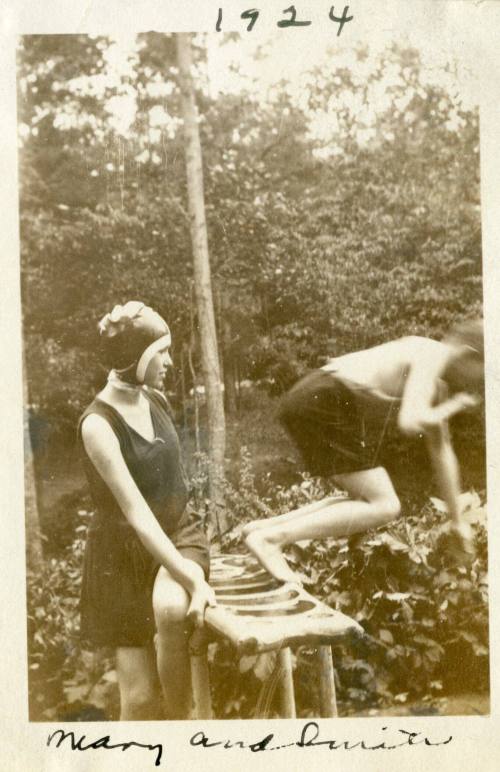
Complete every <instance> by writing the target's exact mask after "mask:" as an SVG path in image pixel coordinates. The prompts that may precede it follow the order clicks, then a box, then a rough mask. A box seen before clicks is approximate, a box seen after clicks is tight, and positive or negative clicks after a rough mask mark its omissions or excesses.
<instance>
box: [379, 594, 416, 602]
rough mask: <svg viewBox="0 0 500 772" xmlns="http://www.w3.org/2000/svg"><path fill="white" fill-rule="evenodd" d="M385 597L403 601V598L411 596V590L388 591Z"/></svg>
mask: <svg viewBox="0 0 500 772" xmlns="http://www.w3.org/2000/svg"><path fill="white" fill-rule="evenodd" d="M385 597H386V598H387V600H392V601H394V602H395V603H401V601H402V600H406V599H407V598H411V592H387V593H386V594H385Z"/></svg>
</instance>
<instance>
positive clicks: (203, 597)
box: [187, 579, 217, 627]
mask: <svg viewBox="0 0 500 772" xmlns="http://www.w3.org/2000/svg"><path fill="white" fill-rule="evenodd" d="M216 605H217V601H216V600H215V592H214V591H213V589H212V588H211V587H210V585H209V584H208V583H207V582H206V581H205V580H204V579H200V580H198V581H197V582H196V583H195V585H194V587H193V590H192V592H191V603H190V604H189V608H188V612H187V617H188V619H189V620H190V622H192V623H193V624H194V626H195V627H202V625H203V620H204V617H205V609H206V607H207V606H209V607H210V608H214V607H215V606H216Z"/></svg>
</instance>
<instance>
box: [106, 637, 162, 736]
mask: <svg viewBox="0 0 500 772" xmlns="http://www.w3.org/2000/svg"><path fill="white" fill-rule="evenodd" d="M116 673H117V678H118V687H119V689H120V721H154V720H158V719H161V718H162V717H163V716H162V714H161V708H160V685H159V683H158V674H157V671H156V657H155V652H154V647H153V645H152V644H151V645H150V646H144V647H139V646H120V647H119V648H117V649H116Z"/></svg>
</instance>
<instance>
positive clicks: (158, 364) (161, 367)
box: [144, 346, 172, 389]
mask: <svg viewBox="0 0 500 772" xmlns="http://www.w3.org/2000/svg"><path fill="white" fill-rule="evenodd" d="M171 365H172V359H171V358H170V346H166V347H165V348H164V349H161V351H157V353H156V354H155V355H154V357H153V358H152V359H151V361H150V362H149V364H148V366H147V368H146V374H145V376H144V383H145V384H146V386H151V387H152V388H153V389H161V387H162V386H163V379H164V378H165V373H166V372H167V368H168V367H170V366H171Z"/></svg>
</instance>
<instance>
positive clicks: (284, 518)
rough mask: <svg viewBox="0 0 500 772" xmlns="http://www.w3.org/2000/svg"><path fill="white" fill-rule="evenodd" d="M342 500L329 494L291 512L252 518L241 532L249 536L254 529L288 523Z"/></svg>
mask: <svg viewBox="0 0 500 772" xmlns="http://www.w3.org/2000/svg"><path fill="white" fill-rule="evenodd" d="M340 500H342V497H341V496H327V497H326V498H324V499H321V500H320V501H312V502H311V503H310V504H304V506H303V507H298V508H297V509H292V510H290V512H285V514H283V515H276V516H275V517H267V518H265V519H264V520H252V521H251V522H250V523H245V525H244V526H243V527H242V529H241V532H242V535H243V536H248V534H249V533H251V532H252V531H257V530H259V529H260V528H270V527H272V526H274V525H278V524H282V523H288V522H290V521H292V520H295V519H296V518H297V517H303V516H304V515H309V514H310V513H311V512H316V511H317V510H318V509H322V508H323V507H326V506H329V505H331V504H337V503H338V502H339V501H340Z"/></svg>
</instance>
